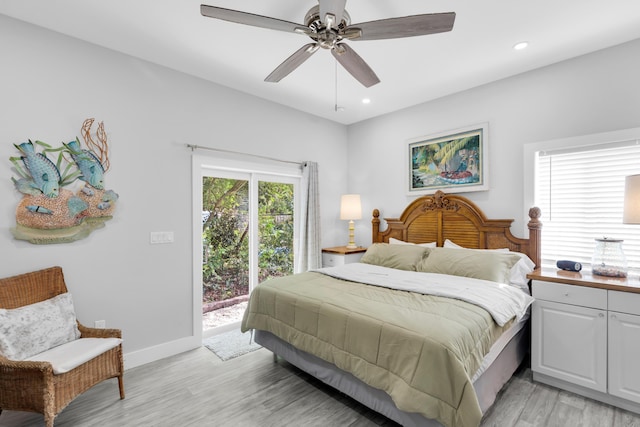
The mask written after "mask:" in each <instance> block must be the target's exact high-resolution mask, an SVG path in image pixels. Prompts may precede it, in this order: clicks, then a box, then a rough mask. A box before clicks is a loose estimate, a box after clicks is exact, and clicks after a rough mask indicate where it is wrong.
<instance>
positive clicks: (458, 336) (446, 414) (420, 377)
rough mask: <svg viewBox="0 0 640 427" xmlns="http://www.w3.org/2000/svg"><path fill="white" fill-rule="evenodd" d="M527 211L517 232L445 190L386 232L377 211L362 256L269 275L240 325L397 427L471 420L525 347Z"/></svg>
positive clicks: (534, 253)
mask: <svg viewBox="0 0 640 427" xmlns="http://www.w3.org/2000/svg"><path fill="white" fill-rule="evenodd" d="M529 217H530V220H529V223H528V230H529V236H528V238H518V237H515V236H514V235H513V234H512V233H511V231H510V227H511V223H512V222H513V220H501V219H488V218H487V217H486V216H485V215H484V213H483V212H482V211H481V210H480V209H479V208H478V207H477V206H476V205H475V204H474V203H473V202H471V201H470V200H469V199H467V198H465V197H463V196H459V195H450V194H445V193H443V192H441V191H438V192H436V193H435V194H434V195H430V196H423V197H420V198H418V199H416V200H414V201H413V202H412V203H410V204H409V205H408V206H407V207H406V209H405V210H404V211H403V213H402V215H401V216H400V218H397V219H395V218H394V219H391V218H385V222H386V227H385V229H384V230H382V229H381V222H382V221H381V219H380V212H379V210H377V209H375V210H374V211H373V219H372V245H371V246H370V247H369V248H368V249H367V252H366V253H365V255H364V256H363V258H362V261H361V262H360V263H356V264H349V265H345V266H340V267H332V268H324V269H318V270H314V271H310V272H306V273H300V274H296V275H292V276H288V277H283V278H277V279H271V280H269V281H266V282H264V283H263V284H261V285H259V286H258V287H257V288H256V289H255V290H254V291H253V292H252V294H251V297H250V301H249V306H248V308H247V311H246V312H245V315H244V318H243V321H242V325H241V329H242V330H243V331H247V330H254V332H255V333H254V337H255V341H256V342H258V343H259V344H261V345H262V346H263V347H265V348H267V349H269V350H271V351H272V352H273V353H274V358H276V360H277V357H278V356H279V357H281V358H283V359H285V360H287V361H288V362H290V363H291V364H293V365H294V366H296V367H298V368H300V369H301V370H303V371H305V372H307V373H309V374H311V375H313V376H314V377H316V378H318V379H320V380H322V381H323V382H325V383H327V384H329V385H330V386H332V387H334V388H336V389H338V390H340V391H341V392H343V393H345V394H347V395H348V396H350V397H352V398H354V399H355V400H357V401H359V402H361V403H362V404H364V405H365V406H367V407H369V408H371V409H373V410H375V411H377V412H379V413H381V414H383V415H385V416H386V417H388V418H390V419H392V420H394V421H396V422H398V423H399V424H402V425H404V426H443V425H444V426H447V427H473V426H478V425H479V424H480V421H481V419H482V415H483V413H484V412H486V410H487V409H488V408H489V407H490V406H491V405H492V404H493V402H494V401H495V398H496V395H497V393H498V392H499V391H500V389H501V388H502V386H503V385H504V384H505V383H506V382H507V381H508V380H509V378H510V377H511V376H512V375H513V373H514V372H515V370H516V369H517V367H518V366H519V365H520V363H521V362H522V360H523V359H524V357H525V356H526V354H527V352H528V349H529V338H528V307H529V305H530V304H531V302H532V300H533V299H532V298H531V297H530V295H529V292H528V286H527V285H528V282H527V281H526V273H527V271H530V270H532V269H533V268H535V267H537V266H538V265H539V264H540V231H541V223H540V222H539V217H540V211H539V209H537V208H532V209H530V211H529ZM524 266H526V268H525V267H524ZM523 269H525V270H526V271H520V270H523ZM516 273H517V274H516ZM518 278H520V279H518ZM425 289H426V290H425Z"/></svg>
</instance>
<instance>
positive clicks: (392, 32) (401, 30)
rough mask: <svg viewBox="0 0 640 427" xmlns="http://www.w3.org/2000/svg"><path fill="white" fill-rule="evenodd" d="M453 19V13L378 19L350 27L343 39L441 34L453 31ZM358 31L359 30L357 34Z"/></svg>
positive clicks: (373, 38)
mask: <svg viewBox="0 0 640 427" xmlns="http://www.w3.org/2000/svg"><path fill="white" fill-rule="evenodd" d="M455 19H456V14H455V12H447V13H428V14H424V15H411V16H404V17H401V18H389V19H380V20H377V21H369V22H363V23H360V24H352V25H350V26H349V27H348V28H347V31H346V33H345V38H348V39H350V40H353V41H356V40H381V39H397V38H401V37H414V36H424V35H427V34H435V33H443V32H446V31H451V30H452V29H453V22H454V21H455ZM358 30H360V31H359V33H358Z"/></svg>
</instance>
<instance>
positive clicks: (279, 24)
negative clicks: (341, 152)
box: [200, 0, 456, 87]
mask: <svg viewBox="0 0 640 427" xmlns="http://www.w3.org/2000/svg"><path fill="white" fill-rule="evenodd" d="M318 2H319V4H318V5H317V6H314V7H312V8H311V9H310V10H309V11H308V12H307V14H306V16H305V19H304V25H302V24H296V23H295V22H289V21H283V20H281V19H276V18H270V17H268V16H262V15H255V14H253V13H248V12H241V11H238V10H231V9H224V8H222V7H216V6H208V5H205V4H202V5H200V13H201V14H202V15H203V16H207V17H209V18H216V19H222V20H224V21H229V22H235V23H238V24H245V25H251V26H254V27H261V28H268V29H271V30H278V31H286V32H290V33H297V34H303V35H307V36H309V37H310V38H311V39H312V40H313V42H312V43H308V44H306V45H304V46H302V47H301V48H300V49H298V50H297V51H296V52H294V53H293V55H291V56H290V57H289V58H287V59H285V61H284V62H283V63H282V64H280V65H278V67H277V68H276V69H275V70H273V71H272V72H271V74H269V75H268V76H267V78H266V79H264V80H265V81H266V82H274V83H276V82H279V81H280V80H282V79H283V78H284V77H286V76H287V75H289V73H291V72H292V71H293V70H295V69H296V68H298V67H299V66H300V65H301V64H302V63H303V62H304V61H306V60H307V59H309V58H310V57H311V55H313V54H314V53H316V51H317V50H318V49H319V48H324V49H329V50H331V54H332V55H333V56H334V57H335V58H336V60H337V61H338V62H339V63H340V65H342V66H343V67H344V68H345V69H346V70H347V71H348V72H349V73H350V74H351V75H352V76H353V77H355V78H356V80H358V81H359V82H360V83H362V84H363V85H364V86H365V87H370V86H373V85H375V84H377V83H379V82H380V79H379V78H378V76H376V73H374V71H373V70H372V69H371V67H369V65H367V63H366V62H365V61H364V60H363V59H362V58H361V57H360V55H358V54H357V53H356V52H355V51H354V50H353V49H352V48H351V47H349V45H347V44H346V43H344V42H343V40H345V39H346V40H351V41H359V40H381V39H394V38H402V37H414V36H422V35H426V34H434V33H442V32H446V31H451V30H452V29H453V22H454V20H455V17H456V14H455V13H454V12H447V13H429V14H423V15H411V16H404V17H400V18H388V19H380V20H376V21H369V22H362V23H360V24H351V17H350V16H349V14H348V13H347V11H346V10H345V4H346V2H347V1H346V0H318Z"/></svg>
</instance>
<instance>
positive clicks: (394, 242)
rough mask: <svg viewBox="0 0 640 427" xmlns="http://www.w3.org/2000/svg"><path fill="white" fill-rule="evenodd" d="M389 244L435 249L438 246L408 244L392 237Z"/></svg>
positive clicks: (433, 244)
mask: <svg viewBox="0 0 640 427" xmlns="http://www.w3.org/2000/svg"><path fill="white" fill-rule="evenodd" d="M389 244H390V245H416V246H422V247H423V248H435V247H437V246H438V244H437V243H436V242H429V243H410V242H405V241H404V240H398V239H394V238H393V237H389Z"/></svg>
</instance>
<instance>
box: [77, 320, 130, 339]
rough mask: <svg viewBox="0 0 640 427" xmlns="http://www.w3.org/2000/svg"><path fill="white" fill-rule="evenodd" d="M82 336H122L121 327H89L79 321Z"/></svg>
mask: <svg viewBox="0 0 640 427" xmlns="http://www.w3.org/2000/svg"><path fill="white" fill-rule="evenodd" d="M78 329H79V330H80V338H122V331H121V330H120V329H103V328H88V327H86V326H84V325H83V324H82V323H80V322H78Z"/></svg>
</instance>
